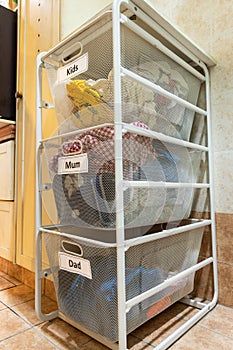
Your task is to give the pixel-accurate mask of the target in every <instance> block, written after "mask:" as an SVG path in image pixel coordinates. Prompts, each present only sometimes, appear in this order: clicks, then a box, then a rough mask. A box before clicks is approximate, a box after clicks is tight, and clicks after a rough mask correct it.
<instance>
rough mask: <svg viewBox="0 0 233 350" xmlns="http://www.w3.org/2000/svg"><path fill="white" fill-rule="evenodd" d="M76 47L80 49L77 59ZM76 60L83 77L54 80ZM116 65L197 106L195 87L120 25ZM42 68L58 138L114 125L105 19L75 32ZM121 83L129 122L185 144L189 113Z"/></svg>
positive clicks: (141, 86) (151, 93) (166, 59)
mask: <svg viewBox="0 0 233 350" xmlns="http://www.w3.org/2000/svg"><path fill="white" fill-rule="evenodd" d="M142 28H143V25H142ZM77 47H80V53H79V54H77V50H78V49H77ZM87 55H88V56H87ZM77 57H78V58H82V57H87V58H86V60H87V69H86V71H84V72H82V71H81V72H77V74H76V75H72V76H71V78H69V77H67V78H66V79H65V78H64V79H60V78H59V74H58V72H59V69H60V68H61V67H65V68H66V67H70V68H67V69H72V64H73V62H74V64H75V62H76V61H75V60H76V59H77ZM121 63H122V66H123V67H124V68H126V69H128V70H130V71H131V72H132V73H135V74H137V75H138V76H140V77H142V78H144V79H147V80H148V81H149V82H152V83H154V84H156V85H158V86H159V87H161V88H163V89H165V90H166V91H168V92H169V93H171V94H173V95H174V96H177V97H179V98H181V99H183V100H185V101H188V102H191V103H192V104H194V105H196V104H197V100H198V95H199V91H200V86H201V81H200V80H199V79H198V78H197V77H195V76H194V75H192V74H191V73H190V72H188V71H187V70H186V69H185V68H183V67H181V66H180V65H179V64H178V63H176V62H175V61H173V60H172V59H171V58H170V57H168V56H166V55H165V54H163V53H162V52H161V51H159V50H158V49H157V48H156V47H155V46H154V45H152V44H150V43H149V42H147V41H146V40H145V39H143V38H142V37H141V36H140V35H138V34H137V33H135V32H133V31H132V30H130V29H129V28H127V27H126V26H124V25H121ZM45 66H46V71H47V75H48V79H49V81H50V87H51V91H52V95H53V98H54V104H55V110H56V115H57V119H58V124H59V125H60V131H61V132H66V131H70V130H71V129H72V130H73V129H75V128H76V129H77V128H78V129H80V128H85V127H91V126H95V125H99V124H103V123H112V122H113V121H114V110H113V108H112V105H113V104H114V78H115V77H114V69H113V37H112V19H111V14H110V13H105V14H104V15H103V16H102V18H100V19H99V20H98V21H96V23H95V24H93V25H92V26H91V27H90V26H87V27H84V28H82V29H81V30H80V31H77V33H76V35H75V36H74V38H73V39H72V41H71V42H70V44H69V46H68V47H67V44H64V47H63V46H61V47H60V48H59V49H58V50H57V51H56V52H55V53H53V55H50V57H47V58H46V59H45ZM76 83H77V84H78V85H76ZM121 83H122V87H121V89H122V101H121V103H122V106H123V109H125V110H126V109H128V111H129V110H130V109H131V110H132V113H131V118H132V119H133V120H134V121H135V120H138V117H139V120H141V121H142V122H144V123H147V124H148V125H149V127H150V128H151V129H152V130H155V131H158V132H164V133H165V134H167V135H170V136H174V137H178V138H182V139H184V140H189V137H190V133H191V128H192V124H193V120H194V111H192V110H190V109H189V108H187V107H184V106H183V105H182V104H180V103H179V102H177V101H175V100H174V99H172V98H169V97H166V96H164V95H163V94H161V93H158V92H156V90H154V89H152V88H149V87H147V86H145V85H144V84H142V83H141V82H139V81H138V80H137V79H136V80H135V79H131V78H129V77H128V76H127V75H125V76H123V77H122V79H121ZM80 84H81V85H80ZM80 86H81V89H80ZM124 106H127V107H124ZM135 109H136V111H135ZM135 112H136V113H135ZM128 114H129V113H127V114H125V113H124V111H123V116H122V119H123V121H125V122H127V119H128ZM137 114H138V115H137Z"/></svg>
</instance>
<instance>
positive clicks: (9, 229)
mask: <svg viewBox="0 0 233 350" xmlns="http://www.w3.org/2000/svg"><path fill="white" fill-rule="evenodd" d="M14 238H15V235H14V202H13V201H2V200H0V256H1V257H3V258H5V259H7V260H10V261H13V257H14V246H15V239H14Z"/></svg>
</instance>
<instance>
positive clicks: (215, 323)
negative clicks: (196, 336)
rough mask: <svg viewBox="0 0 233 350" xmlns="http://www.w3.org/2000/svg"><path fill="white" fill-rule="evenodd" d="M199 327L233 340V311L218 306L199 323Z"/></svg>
mask: <svg viewBox="0 0 233 350" xmlns="http://www.w3.org/2000/svg"><path fill="white" fill-rule="evenodd" d="M199 325H200V326H204V327H206V328H208V329H210V330H213V331H215V332H218V333H221V334H223V335H226V336H228V337H231V338H232V339H233V309H232V308H230V307H226V306H222V305H217V306H216V307H215V308H214V309H213V310H212V311H210V312H209V313H208V314H207V315H206V316H205V317H204V318H203V319H202V320H201V321H200V322H199Z"/></svg>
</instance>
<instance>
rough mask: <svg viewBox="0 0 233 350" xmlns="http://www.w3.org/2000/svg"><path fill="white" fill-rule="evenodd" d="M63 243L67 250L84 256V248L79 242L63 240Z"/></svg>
mask: <svg viewBox="0 0 233 350" xmlns="http://www.w3.org/2000/svg"><path fill="white" fill-rule="evenodd" d="M61 245H62V248H63V249H64V251H65V252H67V253H71V254H75V255H78V256H83V249H82V247H81V246H80V245H79V244H77V243H72V242H69V241H62V242H61Z"/></svg>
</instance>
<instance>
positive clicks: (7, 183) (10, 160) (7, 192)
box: [0, 141, 14, 200]
mask: <svg viewBox="0 0 233 350" xmlns="http://www.w3.org/2000/svg"><path fill="white" fill-rule="evenodd" d="M0 166H1V171H0V200H13V199H14V141H7V142H3V143H1V144H0Z"/></svg>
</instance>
